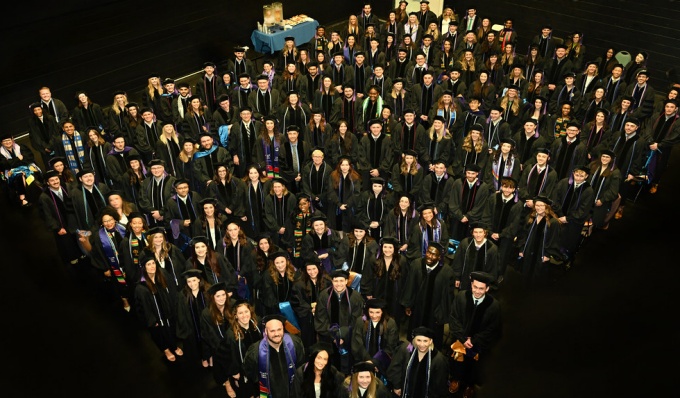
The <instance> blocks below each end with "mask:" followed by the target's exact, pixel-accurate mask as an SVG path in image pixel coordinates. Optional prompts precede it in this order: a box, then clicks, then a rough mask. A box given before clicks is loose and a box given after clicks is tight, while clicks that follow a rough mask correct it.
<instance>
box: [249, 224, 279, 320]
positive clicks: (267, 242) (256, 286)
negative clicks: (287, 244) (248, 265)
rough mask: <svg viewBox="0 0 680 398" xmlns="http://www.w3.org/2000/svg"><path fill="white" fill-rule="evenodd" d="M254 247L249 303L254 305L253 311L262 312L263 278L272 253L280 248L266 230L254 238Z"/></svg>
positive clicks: (263, 311) (267, 270)
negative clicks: (253, 266)
mask: <svg viewBox="0 0 680 398" xmlns="http://www.w3.org/2000/svg"><path fill="white" fill-rule="evenodd" d="M255 244H256V248H255V249H254V250H253V257H254V260H255V270H254V272H253V275H252V277H251V279H250V284H249V287H250V297H252V299H251V300H250V303H251V304H253V305H254V306H255V311H256V312H257V313H259V314H264V313H265V312H266V311H265V309H264V305H263V304H262V297H263V296H262V288H263V282H262V281H263V278H264V275H265V274H266V273H268V272H269V262H270V261H271V256H272V255H273V254H274V253H278V252H279V251H280V250H281V249H280V248H279V247H278V246H277V245H276V244H274V242H273V241H272V238H271V237H270V235H269V233H268V232H263V233H261V234H260V235H258V236H257V237H256V238H255Z"/></svg>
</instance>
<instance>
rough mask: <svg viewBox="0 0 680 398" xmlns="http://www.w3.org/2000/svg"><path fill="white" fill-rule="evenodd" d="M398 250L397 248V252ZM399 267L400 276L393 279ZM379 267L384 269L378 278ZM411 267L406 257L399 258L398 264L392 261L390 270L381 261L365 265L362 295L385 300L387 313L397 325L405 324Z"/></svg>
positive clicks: (362, 278)
mask: <svg viewBox="0 0 680 398" xmlns="http://www.w3.org/2000/svg"><path fill="white" fill-rule="evenodd" d="M396 250H398V248H395V252H396ZM395 266H398V267H399V276H398V277H397V278H393V277H392V276H391V275H390V274H391V273H392V272H393V267H395ZM378 267H381V268H382V275H380V276H378ZM409 270H410V267H409V265H408V263H407V261H406V259H405V258H404V257H401V256H399V261H398V264H397V262H396V261H395V259H394V258H393V259H392V264H391V265H390V269H389V270H387V269H386V268H385V265H384V264H383V263H382V262H381V261H379V260H373V261H371V262H370V263H368V264H365V265H364V273H363V275H362V277H361V282H362V284H361V285H362V286H361V293H362V294H363V295H365V296H373V297H374V298H379V299H383V300H385V302H386V303H387V308H385V310H386V312H387V313H388V314H390V316H392V317H393V318H394V319H395V321H396V322H397V324H399V325H401V324H402V323H403V322H404V316H405V312H404V309H405V305H404V304H405V302H404V291H405V290H406V284H407V283H408V279H409Z"/></svg>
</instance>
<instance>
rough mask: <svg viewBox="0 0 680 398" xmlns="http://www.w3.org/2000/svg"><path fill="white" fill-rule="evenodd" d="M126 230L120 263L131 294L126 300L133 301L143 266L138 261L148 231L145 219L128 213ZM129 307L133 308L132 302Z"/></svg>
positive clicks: (139, 214) (140, 215)
mask: <svg viewBox="0 0 680 398" xmlns="http://www.w3.org/2000/svg"><path fill="white" fill-rule="evenodd" d="M126 230H127V233H126V234H125V239H123V241H122V242H121V243H120V262H121V265H122V267H123V271H124V272H125V279H126V281H127V283H128V285H129V286H130V291H131V292H132V294H131V295H130V297H128V300H130V299H133V300H134V291H135V289H136V286H137V284H138V283H139V281H140V278H141V275H142V266H143V265H142V264H141V263H140V262H139V260H140V258H141V255H142V251H143V250H144V249H145V248H146V237H147V235H148V230H149V225H148V224H147V223H146V217H144V215H143V214H142V213H140V212H134V213H130V215H128V224H127V228H126ZM130 305H131V306H132V307H134V306H135V304H134V301H133V302H131V303H130Z"/></svg>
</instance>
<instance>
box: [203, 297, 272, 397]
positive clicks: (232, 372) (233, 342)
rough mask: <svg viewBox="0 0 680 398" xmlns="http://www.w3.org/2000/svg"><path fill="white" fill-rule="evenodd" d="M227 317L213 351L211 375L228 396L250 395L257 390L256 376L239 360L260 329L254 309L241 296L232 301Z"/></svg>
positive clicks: (242, 359)
mask: <svg viewBox="0 0 680 398" xmlns="http://www.w3.org/2000/svg"><path fill="white" fill-rule="evenodd" d="M231 318H232V323H231V327H230V328H228V329H227V331H226V336H225V338H224V339H223V340H222V341H220V345H219V346H218V348H217V351H216V352H215V354H214V355H213V378H214V379H215V382H216V383H217V384H221V385H223V386H224V388H225V390H226V392H227V395H228V396H230V397H236V398H251V397H254V396H256V395H257V394H258V385H257V380H256V379H251V378H249V377H248V376H247V375H246V373H245V369H244V367H243V364H244V361H245V357H246V353H247V352H248V348H249V347H250V346H251V345H253V344H255V343H257V342H258V341H260V340H261V339H262V330H261V328H260V327H259V326H258V323H257V315H256V314H255V309H254V308H253V306H252V305H250V303H248V301H247V300H245V299H238V300H236V301H235V302H234V304H233V306H232V308H231Z"/></svg>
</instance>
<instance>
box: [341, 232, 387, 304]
mask: <svg viewBox="0 0 680 398" xmlns="http://www.w3.org/2000/svg"><path fill="white" fill-rule="evenodd" d="M368 229H369V228H368V224H366V223H365V222H363V221H361V220H354V222H353V223H352V231H351V232H349V233H348V234H347V241H348V245H349V249H348V250H347V261H346V262H347V266H348V268H347V271H349V279H350V282H349V287H351V288H352V289H354V290H356V291H358V292H359V293H361V295H362V296H363V297H366V294H364V292H363V291H362V289H361V286H362V284H365V280H364V278H363V274H364V272H365V270H367V269H368V268H370V267H372V266H373V262H374V261H375V257H376V254H377V253H378V250H379V248H378V243H377V242H376V240H375V239H373V238H372V237H370V236H368Z"/></svg>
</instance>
